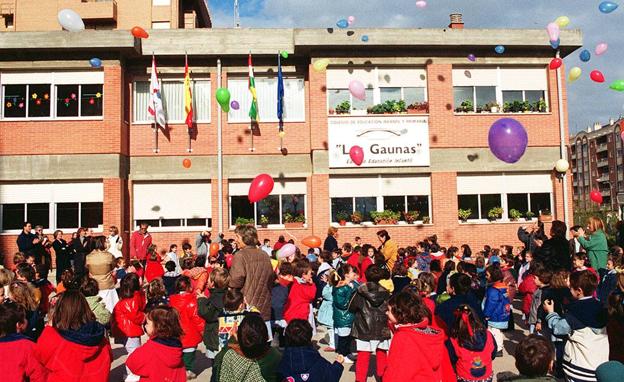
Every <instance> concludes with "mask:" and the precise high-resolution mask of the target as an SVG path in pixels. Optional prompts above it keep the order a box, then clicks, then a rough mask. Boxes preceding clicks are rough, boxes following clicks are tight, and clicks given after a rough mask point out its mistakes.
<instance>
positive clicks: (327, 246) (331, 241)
mask: <svg viewBox="0 0 624 382" xmlns="http://www.w3.org/2000/svg"><path fill="white" fill-rule="evenodd" d="M336 249H338V240H336V238H335V237H333V236H327V237H326V238H325V242H324V243H323V250H324V251H329V252H334V250H336Z"/></svg>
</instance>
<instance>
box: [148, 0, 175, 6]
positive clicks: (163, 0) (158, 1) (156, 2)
mask: <svg viewBox="0 0 624 382" xmlns="http://www.w3.org/2000/svg"><path fill="white" fill-rule="evenodd" d="M152 5H153V6H155V7H157V6H163V5H171V0H152Z"/></svg>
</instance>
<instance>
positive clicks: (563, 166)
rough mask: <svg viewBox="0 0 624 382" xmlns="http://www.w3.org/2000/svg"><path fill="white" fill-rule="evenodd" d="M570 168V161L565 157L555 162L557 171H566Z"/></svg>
mask: <svg viewBox="0 0 624 382" xmlns="http://www.w3.org/2000/svg"><path fill="white" fill-rule="evenodd" d="M569 168H570V163H568V161H567V160H565V159H559V160H558V161H557V162H556V163H555V170H557V172H561V173H564V172H566V171H568V169H569Z"/></svg>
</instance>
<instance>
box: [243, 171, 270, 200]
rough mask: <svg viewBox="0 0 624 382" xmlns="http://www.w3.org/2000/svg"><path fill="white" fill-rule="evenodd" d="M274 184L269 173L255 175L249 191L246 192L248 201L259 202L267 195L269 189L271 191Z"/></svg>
mask: <svg viewBox="0 0 624 382" xmlns="http://www.w3.org/2000/svg"><path fill="white" fill-rule="evenodd" d="M274 185H275V183H274V182H273V178H271V175H269V174H260V175H258V176H256V177H255V178H254V180H253V181H252V182H251V185H250V186H249V193H248V194H247V197H248V198H249V202H251V203H255V202H259V201H261V200H262V199H264V198H266V197H267V196H269V194H270V193H271V191H273V186H274Z"/></svg>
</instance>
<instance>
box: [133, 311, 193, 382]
mask: <svg viewBox="0 0 624 382" xmlns="http://www.w3.org/2000/svg"><path fill="white" fill-rule="evenodd" d="M145 318H146V320H145V332H146V333H147V335H148V336H149V339H148V340H147V342H146V343H145V345H143V346H141V347H139V348H138V349H136V350H135V351H134V352H133V353H132V354H131V355H130V356H128V360H127V361H126V365H127V366H128V368H129V369H130V370H131V371H132V373H134V374H135V375H137V376H139V377H141V381H145V382H148V381H170V382H185V381H186V372H185V369H184V362H182V343H181V342H180V337H181V336H182V328H181V327H180V322H179V321H180V318H179V316H178V313H177V312H176V310H175V309H173V308H171V307H169V306H159V307H157V308H154V309H152V310H150V311H149V312H148V313H147V315H146V317H145Z"/></svg>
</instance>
